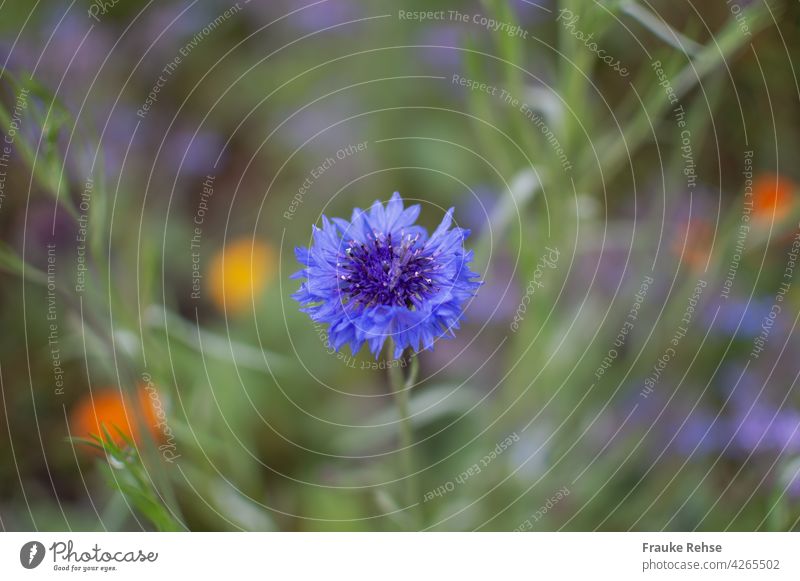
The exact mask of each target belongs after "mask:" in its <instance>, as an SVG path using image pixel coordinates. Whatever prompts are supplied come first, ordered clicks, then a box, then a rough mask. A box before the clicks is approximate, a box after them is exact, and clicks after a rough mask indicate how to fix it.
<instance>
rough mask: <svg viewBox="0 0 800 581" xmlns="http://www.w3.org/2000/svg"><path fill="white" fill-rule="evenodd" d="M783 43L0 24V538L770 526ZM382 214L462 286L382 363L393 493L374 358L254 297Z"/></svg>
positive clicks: (784, 363) (782, 486)
mask: <svg viewBox="0 0 800 581" xmlns="http://www.w3.org/2000/svg"><path fill="white" fill-rule="evenodd" d="M426 13H429V14H426ZM410 15H416V16H415V17H413V18H412V17H411V16H410ZM493 23H496V24H493ZM798 26H800V5H799V4H798V3H797V2H793V1H789V0H786V1H772V0H770V1H767V2H764V1H762V0H754V1H745V0H738V2H733V1H731V2H718V3H713V4H712V3H701V4H690V3H687V2H677V3H676V2H666V1H657V2H649V3H648V2H639V1H636V0H623V1H610V2H578V1H577V0H563V1H555V0H537V1H536V2H533V1H531V2H528V1H522V0H503V1H500V0H498V1H492V0H487V1H484V2H479V1H475V2H473V1H461V2H455V1H453V2H444V1H436V2H433V3H431V2H422V1H409V0H403V1H402V2H400V3H397V2H386V1H383V0H379V1H376V2H358V1H356V0H321V1H318V2H312V1H311V0H307V1H306V2H289V1H288V0H285V1H284V0H282V1H275V2H273V1H270V2H255V1H254V2H244V1H241V0H240V2H238V3H230V2H225V1H222V0H205V1H193V2H172V1H167V2H147V3H143V2H128V1H126V0H120V1H119V2H117V3H112V2H95V3H90V2H86V1H75V2H72V3H60V2H49V1H48V2H35V3H22V2H15V3H4V4H3V5H2V7H0V29H2V36H0V58H2V59H3V72H2V75H1V76H0V90H1V91H2V92H1V95H2V96H0V103H1V104H2V108H1V111H0V113H2V115H1V117H2V118H0V122H2V123H0V127H2V130H3V138H4V142H3V143H2V144H0V172H2V176H0V180H2V181H0V232H2V251H1V252H0V266H2V274H0V295H1V296H2V305H3V308H2V311H0V317H2V323H1V324H2V328H3V329H5V332H4V333H3V334H2V338H0V341H1V342H2V344H1V345H0V392H1V393H2V400H0V401H2V409H3V413H2V414H0V424H2V425H1V426H0V434H2V435H1V436H0V460H1V461H0V526H2V528H3V529H4V530H34V529H37V530H139V529H146V530H151V529H158V530H184V529H189V530H240V529H244V530H301V531H314V530H364V531H373V530H409V529H426V530H557V529H565V530H594V529H601V530H627V529H636V530H657V529H678V530H691V529H698V530H722V529H732V530H762V529H763V530H791V529H797V528H798V522H799V521H800V398H798V393H797V389H795V388H796V384H797V378H798V375H799V374H800V362H799V361H798V358H797V356H796V354H797V353H798V349H800V343H798V339H797V336H796V331H795V326H796V323H797V318H798V308H797V307H798V302H799V301H800V292H799V291H798V288H799V287H800V282H798V281H797V280H795V276H796V272H795V268H796V267H795V261H796V260H797V251H798V246H800V242H799V241H800V238H798V235H799V230H798V228H799V226H798V219H800V205H799V204H798V203H797V196H798V194H800V192H798V187H797V185H796V184H797V181H798V180H800V175H799V174H798V169H797V167H796V163H795V159H796V157H797V154H798V151H800V142H799V141H798V140H800V131H798V130H799V129H800V107H798V100H799V99H800V86H799V85H798V80H797V71H796V69H795V68H794V64H795V61H796V60H797V57H799V56H800V51H799V50H798V47H800V35H798ZM604 59H605V60H604ZM615 64H616V65H619V66H616V68H615ZM620 67H622V68H620ZM623 69H624V72H625V74H623V72H622V71H623ZM2 148H5V149H2ZM4 152H5V154H4ZM394 191H399V192H401V193H402V194H403V196H404V198H405V199H406V200H407V201H409V202H413V203H420V204H421V205H422V215H421V222H422V223H423V224H424V225H425V226H426V227H428V228H431V227H435V225H436V224H437V223H438V222H439V221H440V220H441V217H442V215H443V214H444V212H445V211H446V209H447V208H449V207H455V218H456V221H457V222H458V224H459V225H461V226H463V227H467V228H469V229H471V232H472V234H471V236H470V238H469V239H468V241H467V245H468V247H469V248H471V249H473V250H474V251H475V254H476V260H475V264H474V269H475V270H476V271H478V272H480V273H481V277H482V278H483V280H484V282H485V284H484V286H483V287H482V288H481V289H480V291H479V292H478V294H477V296H476V297H475V299H474V300H473V301H472V302H471V303H470V305H469V307H468V308H467V310H466V313H465V316H466V319H465V322H464V325H463V326H462V329H461V330H460V331H459V332H458V333H457V335H456V337H455V338H453V339H448V340H442V341H439V342H437V344H436V348H435V350H434V351H432V352H424V353H420V354H418V355H415V356H414V357H415V358H416V359H417V361H418V363H419V368H420V371H419V379H418V383H417V384H415V386H414V388H413V389H412V391H411V411H412V415H413V417H412V425H413V429H414V433H413V437H414V446H413V449H412V465H411V466H410V469H409V466H407V465H406V464H404V461H403V458H402V453H401V451H400V450H399V446H398V422H397V420H398V412H397V411H396V409H395V406H394V404H393V400H392V397H391V393H390V389H389V383H388V379H387V375H388V374H387V370H386V369H385V367H386V361H385V360H379V361H377V362H376V361H375V359H374V358H372V356H371V355H370V354H369V352H368V351H367V350H366V349H364V350H362V351H361V352H360V353H357V354H355V355H353V354H350V353H349V351H348V350H347V348H345V350H344V352H342V353H336V352H334V351H333V349H332V348H331V346H330V344H329V343H328V342H327V333H326V330H325V328H324V326H321V325H316V324H314V323H313V322H312V321H311V320H310V319H309V318H308V317H307V316H306V315H305V314H303V313H301V312H299V309H298V305H297V304H296V303H295V302H294V301H293V300H292V299H291V298H290V295H291V294H292V293H293V292H294V291H295V290H296V289H297V287H298V283H297V281H295V280H291V279H290V278H289V276H290V275H291V274H292V273H294V272H295V271H296V270H298V268H299V266H298V264H297V263H296V260H295V258H294V247H295V246H304V245H308V244H309V243H310V239H311V228H312V225H313V224H317V223H319V222H320V220H321V215H322V214H325V215H327V216H329V217H331V216H342V217H348V216H349V215H350V213H351V211H352V209H353V208H354V207H362V208H363V207H365V206H368V205H369V204H371V203H372V202H373V201H374V200H375V199H379V200H383V201H385V200H387V199H388V198H389V196H390V195H391V193H392V192H394ZM395 363H397V362H395ZM397 364H398V365H400V364H402V365H403V367H401V370H402V371H403V372H404V373H407V371H408V370H409V368H410V367H409V366H408V360H403V361H402V362H401V363H397ZM101 426H105V428H106V429H107V432H108V433H107V437H106V438H105V442H104V443H102V445H100V448H102V449H101V450H98V449H97V448H96V447H93V446H92V445H90V442H91V441H93V442H94V443H95V444H97V443H98V441H97V440H92V435H93V434H94V436H98V435H102V434H101V432H102V428H101ZM71 438H84V439H88V440H89V442H87V441H83V440H75V439H71ZM409 484H411V486H408V485H409ZM408 490H411V491H415V492H413V493H412V494H413V495H415V496H412V498H408V496H407V494H408V493H407V491H408Z"/></svg>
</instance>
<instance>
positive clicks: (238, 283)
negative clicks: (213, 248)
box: [209, 238, 276, 315]
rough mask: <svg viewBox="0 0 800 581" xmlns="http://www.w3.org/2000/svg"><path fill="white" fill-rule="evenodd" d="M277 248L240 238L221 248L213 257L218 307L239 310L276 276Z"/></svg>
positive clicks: (212, 274) (212, 283)
mask: <svg viewBox="0 0 800 581" xmlns="http://www.w3.org/2000/svg"><path fill="white" fill-rule="evenodd" d="M275 262H276V261H275V251H274V249H273V248H272V246H270V245H269V244H267V243H265V242H262V241H259V240H256V239H252V238H240V239H238V240H234V241H233V242H230V243H229V244H227V245H226V246H225V248H224V249H223V250H221V251H220V252H217V254H216V255H215V256H214V258H213V259H212V261H211V269H210V272H209V283H210V287H211V288H210V292H211V299H212V300H213V302H214V304H215V305H216V306H217V308H218V309H220V310H221V311H224V312H228V313H232V314H234V315H235V314H239V313H241V312H243V311H245V310H246V309H247V307H248V306H250V304H251V302H252V301H253V299H254V297H257V296H258V295H260V294H261V292H262V291H263V290H264V288H265V287H266V286H267V284H269V282H270V281H271V280H272V279H273V278H274V276H275Z"/></svg>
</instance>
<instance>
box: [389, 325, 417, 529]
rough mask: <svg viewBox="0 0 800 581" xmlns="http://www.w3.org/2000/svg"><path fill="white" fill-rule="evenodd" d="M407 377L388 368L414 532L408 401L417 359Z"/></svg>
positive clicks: (391, 346)
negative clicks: (398, 421)
mask: <svg viewBox="0 0 800 581" xmlns="http://www.w3.org/2000/svg"><path fill="white" fill-rule="evenodd" d="M386 347H387V349H386V359H387V363H389V362H391V360H392V359H393V357H392V355H393V353H394V342H393V341H392V340H391V339H390V340H389V341H388V342H387V344H386ZM410 359H411V362H410V363H409V366H410V367H409V373H408V376H406V377H403V372H402V370H401V369H400V367H399V366H394V365H389V366H388V368H389V385H390V386H391V389H392V395H393V396H394V401H395V405H396V406H397V412H398V415H399V416H400V424H399V429H400V434H399V435H400V455H401V459H402V463H403V475H404V478H403V481H404V484H405V496H406V498H405V502H406V506H407V507H408V509H409V510H410V512H411V515H412V528H414V529H417V528H418V527H419V525H420V524H421V522H422V521H421V518H420V514H421V513H420V507H421V505H420V498H421V497H420V495H419V490H418V481H417V477H416V474H415V462H414V450H413V446H414V428H413V427H412V425H411V417H410V416H411V414H410V410H409V400H410V393H411V388H412V386H413V385H414V382H415V381H416V379H417V371H418V368H419V364H418V362H417V358H416V357H411V358H410Z"/></svg>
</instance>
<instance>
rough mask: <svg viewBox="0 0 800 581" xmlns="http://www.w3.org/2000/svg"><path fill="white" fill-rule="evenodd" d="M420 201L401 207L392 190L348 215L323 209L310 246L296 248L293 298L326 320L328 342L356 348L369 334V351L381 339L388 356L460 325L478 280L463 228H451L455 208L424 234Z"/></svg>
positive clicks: (376, 350) (428, 341)
mask: <svg viewBox="0 0 800 581" xmlns="http://www.w3.org/2000/svg"><path fill="white" fill-rule="evenodd" d="M419 212H420V207H419V205H413V206H410V207H408V208H404V205H403V200H402V198H401V197H400V194H399V193H397V192H395V194H394V195H393V196H392V199H391V200H390V201H389V203H388V204H387V205H386V206H384V205H383V204H382V203H381V202H379V201H377V200H376V201H375V203H374V204H373V205H372V208H370V210H369V211H364V210H361V209H360V208H356V209H355V210H353V216H352V218H351V220H350V221H349V222H348V221H347V220H343V219H340V218H334V219H333V221H332V222H331V221H330V220H329V219H328V218H327V217H325V216H323V217H322V228H321V229H320V228H317V227H316V226H314V230H313V243H312V245H311V248H297V249H295V253H296V255H297V260H298V261H299V262H300V263H301V264H303V265H304V266H305V268H304V269H302V270H301V271H299V272H297V273H295V274H294V275H293V278H302V279H305V281H304V282H303V284H302V285H301V287H300V290H298V291H297V292H296V293H295V294H294V295H293V298H294V299H295V300H297V301H298V302H299V303H301V304H302V305H303V309H302V310H303V311H304V312H306V313H308V314H309V316H310V317H311V318H312V319H313V320H314V321H316V322H318V323H327V324H329V325H330V329H329V331H328V333H329V336H330V340H331V343H332V344H333V346H334V348H335V349H336V350H339V349H340V348H341V347H343V346H344V345H345V344H346V343H349V344H350V349H351V350H352V352H353V353H356V352H357V351H358V350H359V349H360V348H361V346H362V345H363V344H364V343H365V342H367V343H368V344H369V348H370V350H371V351H372V353H373V355H375V357H377V356H378V354H379V353H380V351H381V348H382V347H383V345H384V343H385V342H386V340H387V339H389V338H392V339H393V340H394V346H395V348H394V357H395V358H399V357H400V356H401V355H402V353H403V350H404V349H405V348H406V347H410V348H411V349H413V350H415V351H418V350H420V343H421V345H422V348H423V349H432V348H433V342H434V340H435V339H437V338H438V337H441V336H444V335H446V334H447V333H450V334H452V331H453V329H457V328H458V323H459V319H460V318H461V316H462V311H463V308H464V303H465V302H466V301H467V300H468V299H469V298H470V297H472V296H473V295H474V294H475V292H476V291H477V289H478V286H479V285H480V284H481V283H480V282H478V281H476V280H475V279H476V278H477V277H478V275H477V274H476V273H474V272H472V271H471V270H470V269H469V262H470V261H471V260H472V254H473V253H472V251H469V252H467V251H465V250H464V246H463V242H464V239H465V238H466V237H467V236H468V235H469V231H468V230H465V229H463V228H458V227H455V228H451V225H452V221H453V219H452V214H453V209H452V208H451V209H450V210H449V211H448V212H447V214H446V215H445V217H444V219H443V220H442V223H441V224H440V225H439V227H438V228H437V229H436V231H435V232H434V233H433V234H432V235H430V236H428V233H427V232H426V230H425V229H424V228H422V227H421V226H417V225H416V224H415V222H416V220H417V217H418V216H419Z"/></svg>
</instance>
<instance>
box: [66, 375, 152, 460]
mask: <svg viewBox="0 0 800 581" xmlns="http://www.w3.org/2000/svg"><path fill="white" fill-rule="evenodd" d="M137 393H138V397H139V405H140V406H141V409H142V413H143V415H144V417H143V418H142V421H143V422H144V425H146V426H147V427H148V429H149V430H150V433H151V434H152V436H153V438H156V439H158V434H159V432H158V418H157V414H156V409H155V405H154V404H155V402H154V400H153V398H152V397H151V396H150V393H149V392H148V391H147V390H146V389H145V388H144V386H142V385H139V387H138V390H137ZM136 413H137V411H136V408H135V407H134V405H133V402H132V401H131V399H130V396H129V395H128V394H125V395H124V396H123V395H122V393H120V390H118V389H116V388H113V387H110V388H105V389H102V390H99V391H96V392H94V393H93V394H91V395H89V394H87V395H86V396H85V397H84V398H83V399H82V400H81V401H79V402H78V404H77V405H76V406H75V408H73V410H72V414H71V418H70V429H71V431H72V436H73V437H76V438H87V439H92V438H91V437H92V436H98V437H101V438H102V437H104V436H103V431H102V428H103V427H105V429H106V430H107V431H108V434H109V435H110V436H111V438H112V439H113V440H114V442H115V443H116V444H117V445H118V446H120V447H122V446H124V445H125V441H124V440H123V438H122V437H120V435H119V432H122V433H123V434H124V435H125V436H127V437H128V438H130V439H132V440H133V441H134V442H136V443H137V444H139V443H141V441H140V440H139V423H140V422H139V420H138V418H137V417H136ZM117 430H119V432H118V431H117Z"/></svg>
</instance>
